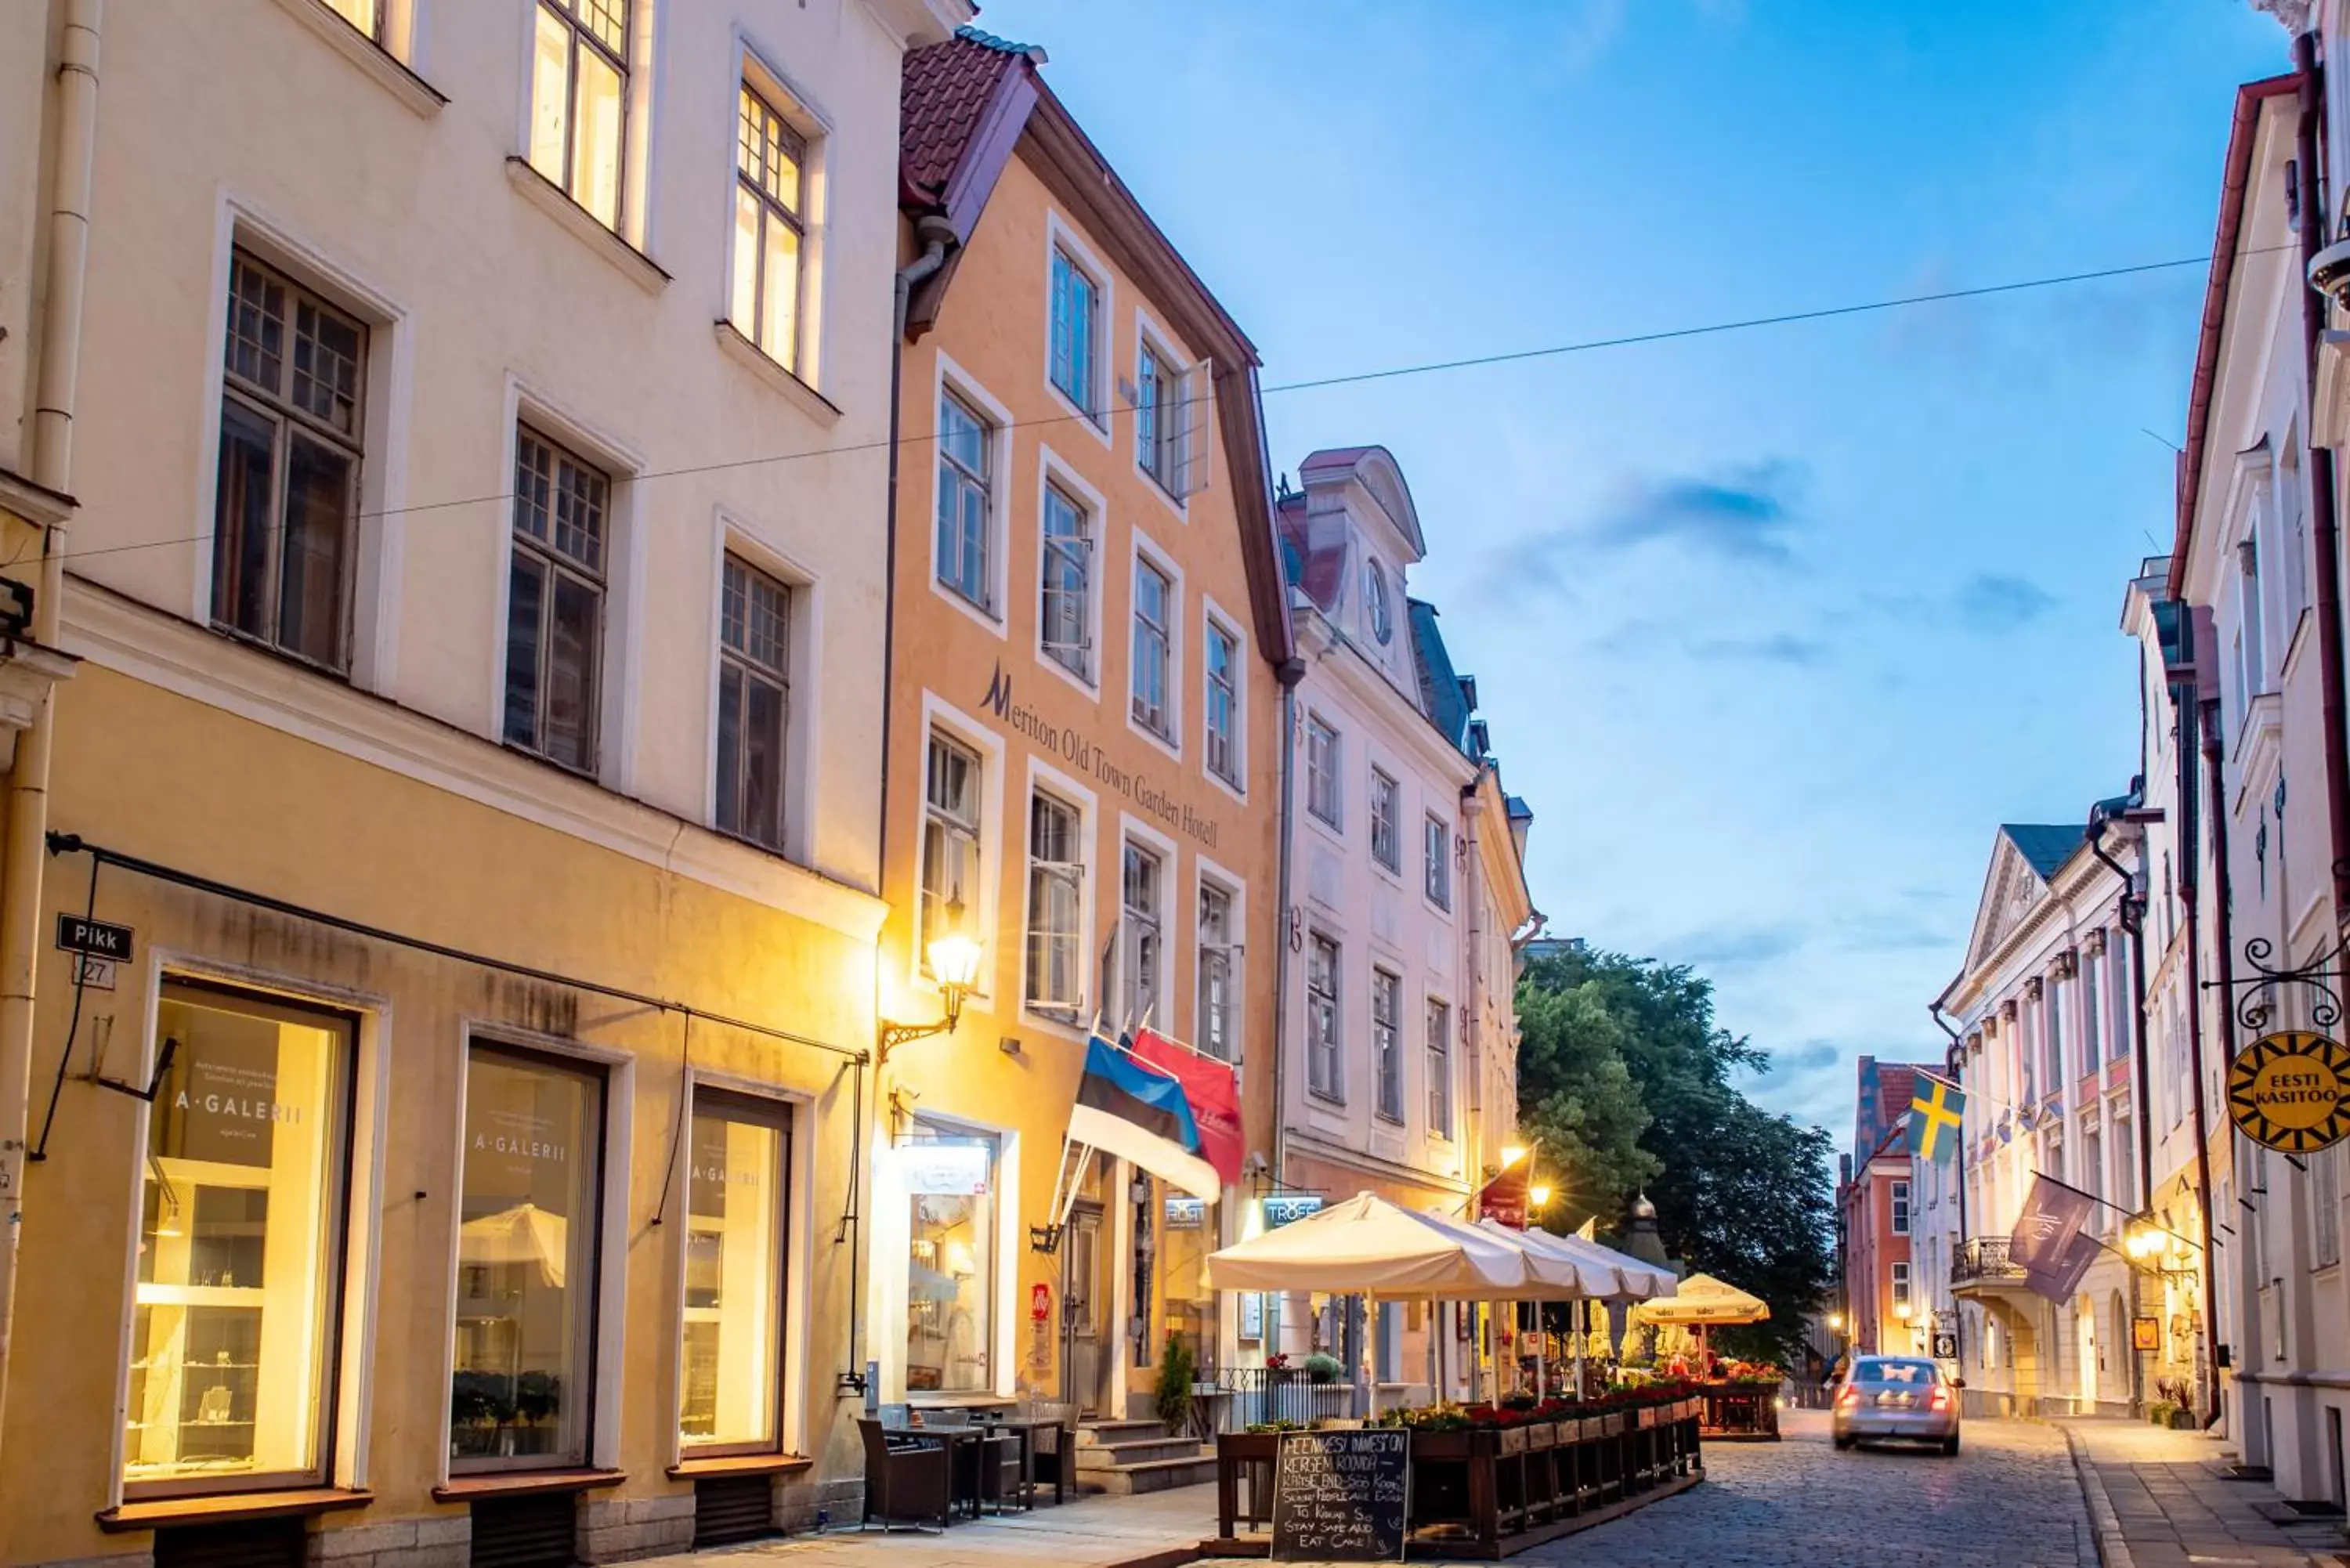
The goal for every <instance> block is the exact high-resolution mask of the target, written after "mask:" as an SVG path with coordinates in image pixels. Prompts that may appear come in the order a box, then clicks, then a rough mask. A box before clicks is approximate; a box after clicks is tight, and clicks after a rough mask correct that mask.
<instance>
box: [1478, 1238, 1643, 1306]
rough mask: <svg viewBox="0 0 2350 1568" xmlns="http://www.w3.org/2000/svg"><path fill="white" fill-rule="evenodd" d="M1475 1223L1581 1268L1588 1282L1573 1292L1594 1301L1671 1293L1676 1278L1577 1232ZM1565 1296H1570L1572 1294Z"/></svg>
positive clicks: (1626, 1299)
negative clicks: (1520, 1228) (1578, 1290)
mask: <svg viewBox="0 0 2350 1568" xmlns="http://www.w3.org/2000/svg"><path fill="white" fill-rule="evenodd" d="M1478 1224H1479V1226H1480V1227H1481V1228H1482V1229H1484V1230H1488V1231H1492V1232H1493V1233H1494V1234H1496V1235H1499V1236H1502V1237H1504V1238H1506V1239H1509V1240H1513V1241H1517V1242H1519V1243H1521V1244H1522V1245H1523V1246H1524V1247H1525V1249H1526V1250H1527V1251H1529V1252H1534V1253H1539V1254H1542V1255H1544V1256H1547V1257H1554V1258H1557V1259H1560V1260H1563V1261H1565V1262H1571V1263H1572V1264H1573V1265H1574V1266H1575V1267H1576V1268H1577V1269H1580V1270H1582V1271H1585V1273H1586V1278H1587V1279H1588V1280H1589V1281H1590V1283H1589V1284H1587V1285H1586V1288H1585V1289H1584V1290H1582V1291H1581V1292H1579V1293H1577V1294H1579V1295H1584V1296H1589V1297H1591V1298H1592V1299H1594V1300H1598V1301H1627V1302H1644V1301H1648V1300H1651V1299H1653V1298H1655V1297H1658V1296H1669V1295H1671V1294H1673V1293H1674V1288H1675V1283H1676V1282H1675V1280H1674V1278H1673V1272H1672V1271H1671V1270H1670V1269H1666V1268H1660V1267H1659V1266H1658V1265H1656V1264H1654V1263H1644V1262H1641V1261H1640V1260H1639V1259H1638V1258H1635V1257H1632V1256H1630V1255H1628V1254H1627V1253H1624V1252H1619V1251H1616V1249H1614V1248H1613V1247H1603V1246H1601V1245H1600V1244H1599V1243H1598V1242H1596V1241H1585V1240H1584V1239H1583V1238H1582V1237H1580V1236H1558V1235H1554V1234H1553V1233H1551V1232H1550V1231H1544V1230H1539V1229H1533V1228H1529V1229H1527V1230H1524V1231H1515V1230H1512V1229H1511V1228H1509V1227H1508V1226H1505V1225H1503V1223H1502V1222H1501V1221H1500V1220H1480V1221H1478ZM1565 1299H1568V1300H1572V1299H1574V1297H1572V1296H1570V1297H1567V1298H1565Z"/></svg>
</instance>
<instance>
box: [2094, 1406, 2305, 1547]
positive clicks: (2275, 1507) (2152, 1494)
mask: <svg viewBox="0 0 2350 1568" xmlns="http://www.w3.org/2000/svg"><path fill="white" fill-rule="evenodd" d="M2057 1424H2058V1425H2059V1426H2061V1427H2063V1428H2064V1437H2065V1440H2066V1441H2067V1442H2069V1443H2070V1444H2071V1445H2072V1448H2073V1462H2074V1465H2075V1466H2076V1467H2077V1468H2078V1469H2079V1470H2080V1473H2081V1490H2082V1491H2083V1493H2084V1494H2085V1496H2086V1498H2087V1500H2088V1504H2089V1519H2090V1522H2091V1524H2092V1525H2093V1526H2094V1527H2095V1531H2096V1534H2097V1550H2098V1555H2099V1556H2100V1557H2102V1558H2103V1559H2104V1562H2105V1568H2186V1565H2187V1564H2189V1563H2192V1564H2197V1565H2199V1568H2207V1565H2208V1568H2222V1565H2227V1568H2236V1565H2248V1568H2303V1565H2305V1564H2313V1563H2315V1564H2323V1565H2324V1568H2334V1564H2336V1563H2341V1562H2343V1561H2344V1557H2343V1555H2342V1553H2343V1552H2344V1550H2345V1545H2344V1539H2343V1534H2342V1526H2341V1522H2340V1521H2329V1520H2314V1519H2312V1520H2292V1519H2291V1517H2290V1515H2289V1514H2287V1513H2286V1511H2285V1510H2284V1509H2283V1508H2282V1503H2281V1502H2280V1501H2279V1499H2278V1497H2277V1493H2276V1489H2275V1488H2273V1487H2272V1486H2270V1485H2269V1484H2268V1483H2267V1482H2266V1481H2251V1480H2228V1479H2226V1468H2227V1466H2228V1465H2229V1464H2230V1463H2231V1462H2232V1461H2233V1460H2234V1459H2235V1454H2234V1453H2233V1451H2232V1450H2229V1449H2224V1448H2223V1447H2222V1444H2221V1440H2220V1439H2219V1438H2207V1437H2205V1436H2203V1435H2202V1434H2201V1433H2199V1432H2174V1431H2171V1430H2168V1428H2161V1427H2157V1426H2155V1425H2153V1424H2152V1423H2150V1422H2146V1421H2120V1420H2087V1419H2085V1420H2073V1421H2061V1422H2059V1423H2057ZM2264 1509H2265V1510H2269V1511H2273V1512H2275V1513H2277V1514H2278V1515H2280V1516H2282V1517H2285V1518H2286V1519H2288V1521H2289V1522H2285V1523H2279V1522H2278V1521H2277V1520H2275V1519H2272V1518H2271V1517H2270V1515H2269V1513H2268V1512H2263V1510H2264Z"/></svg>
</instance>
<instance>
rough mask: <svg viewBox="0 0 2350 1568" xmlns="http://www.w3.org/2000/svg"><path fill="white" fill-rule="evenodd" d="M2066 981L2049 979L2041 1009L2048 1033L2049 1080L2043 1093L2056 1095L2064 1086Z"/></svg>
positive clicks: (2042, 1021)
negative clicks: (2044, 1003) (2043, 1004)
mask: <svg viewBox="0 0 2350 1568" xmlns="http://www.w3.org/2000/svg"><path fill="white" fill-rule="evenodd" d="M2067 989H2068V987H2067V986H2066V985H2065V982H2064V981H2061V980H2057V979H2054V978H2053V977H2052V978H2051V979H2050V980H2049V981H2048V1002H2047V1005H2046V1006H2044V1007H2043V1008H2042V1009H2041V1010H2040V1012H2041V1028H2042V1030H2043V1032H2044V1033H2045V1035H2046V1039H2045V1042H2044V1043H2045V1045H2046V1047H2047V1053H2048V1060H2047V1069H2048V1081H2047V1083H2046V1084H2044V1085H2042V1091H2041V1092H2042V1093H2043V1094H2048V1095H2056V1094H2061V1093H2063V1092H2064V993H2065V992H2066V990H2067Z"/></svg>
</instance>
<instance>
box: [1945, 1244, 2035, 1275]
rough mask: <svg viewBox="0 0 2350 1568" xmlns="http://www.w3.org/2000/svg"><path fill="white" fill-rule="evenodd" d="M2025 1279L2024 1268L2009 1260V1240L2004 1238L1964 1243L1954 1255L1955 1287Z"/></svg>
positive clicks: (1952, 1263) (1952, 1266)
mask: <svg viewBox="0 0 2350 1568" xmlns="http://www.w3.org/2000/svg"><path fill="white" fill-rule="evenodd" d="M2022 1278H2023V1265H2022V1264H2021V1263H2017V1262H2012V1261H2011V1260H2010V1259H2009V1258H2008V1255H2007V1238H2006V1237H2004V1236H1983V1237H1978V1238H1977V1239H1976V1240H1974V1241H1966V1242H1962V1243H1960V1247H1959V1250H1958V1251H1956V1252H1953V1253H1952V1254H1951V1255H1950V1283H1951V1284H1953V1285H1966V1284H1973V1283H1976V1282H1980V1281H1983V1280H2021V1279H2022Z"/></svg>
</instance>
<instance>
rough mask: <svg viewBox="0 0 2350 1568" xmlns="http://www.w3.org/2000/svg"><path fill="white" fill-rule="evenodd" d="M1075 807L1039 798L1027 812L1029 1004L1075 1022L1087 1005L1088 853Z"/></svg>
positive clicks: (1043, 797)
mask: <svg viewBox="0 0 2350 1568" xmlns="http://www.w3.org/2000/svg"><path fill="white" fill-rule="evenodd" d="M1080 821H1081V819H1080V818H1079V817H1078V815H1077V811H1076V807H1075V806H1071V805H1065V804H1063V803H1062V802H1061V801H1059V800H1056V799H1055V798H1054V797H1053V796H1051V795H1049V794H1037V795H1036V796H1035V798H1034V799H1033V800H1031V801H1030V802H1029V807H1028V931H1027V948H1028V958H1027V996H1028V1005H1029V1006H1030V1007H1031V1008H1033V1009H1035V1011H1037V1012H1047V1013H1052V1014H1055V1015H1057V1016H1060V1017H1064V1018H1074V1017H1075V1016H1076V1014H1077V1012H1078V1011H1079V1009H1080V1008H1082V1007H1083V1005H1084V1002H1085V982H1084V978H1083V977H1084V972H1085V961H1086V959H1085V933H1084V930H1083V929H1082V925H1083V921H1084V919H1085V875H1086V867H1085V851H1084V849H1083V848H1082V847H1081V846H1080V845H1079V842H1078V835H1079V828H1080Z"/></svg>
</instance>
